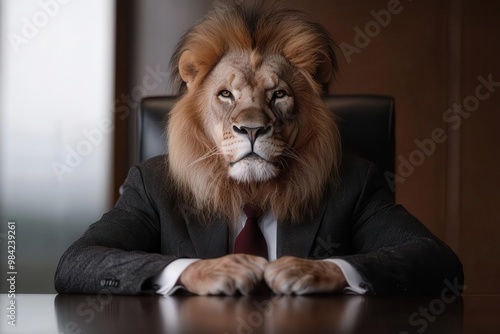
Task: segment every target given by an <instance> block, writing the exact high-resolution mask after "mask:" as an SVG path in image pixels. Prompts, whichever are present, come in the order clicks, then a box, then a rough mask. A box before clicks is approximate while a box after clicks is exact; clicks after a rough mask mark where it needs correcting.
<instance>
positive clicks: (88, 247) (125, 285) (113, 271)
mask: <svg viewBox="0 0 500 334" xmlns="http://www.w3.org/2000/svg"><path fill="white" fill-rule="evenodd" d="M144 184H145V182H144V179H143V173H142V171H141V169H140V168H138V167H133V168H132V169H131V170H130V172H129V175H128V177H127V180H126V181H125V184H124V192H123V194H122V196H121V197H120V199H119V200H118V202H117V203H116V206H115V207H114V208H113V209H112V210H111V211H109V212H108V213H106V214H104V215H103V216H102V218H101V219H100V220H99V221H98V222H96V223H94V224H92V225H91V226H90V227H89V228H88V230H87V231H86V232H85V233H84V235H83V236H82V237H81V238H80V239H78V240H77V241H76V242H75V243H73V244H72V245H71V246H70V247H69V248H68V250H67V251H66V252H65V253H64V254H63V255H62V257H61V259H60V261H59V265H58V267H57V269H56V274H55V288H56V290H57V292H59V293H98V292H103V291H106V292H110V293H113V294H140V293H154V292H155V290H156V288H155V287H154V286H153V285H152V284H151V281H152V278H153V277H154V276H156V275H157V274H159V273H160V272H161V271H162V270H163V268H165V266H167V265H168V264H169V263H170V262H172V261H173V260H175V259H176V257H174V256H166V255H161V254H159V253H160V219H159V217H158V211H157V209H156V205H155V203H154V202H153V200H152V198H151V197H150V195H149V194H148V192H147V190H146V188H145V186H144Z"/></svg>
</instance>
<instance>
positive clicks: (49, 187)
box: [0, 0, 500, 293]
mask: <svg viewBox="0 0 500 334" xmlns="http://www.w3.org/2000/svg"><path fill="white" fill-rule="evenodd" d="M281 2H282V3H283V4H285V5H288V6H290V7H294V8H299V9H303V10H305V11H307V12H308V13H310V17H311V18H312V19H313V20H315V21H318V22H320V23H322V24H323V25H325V26H326V27H327V29H328V30H329V31H330V32H331V34H332V36H333V38H334V40H335V41H336V42H337V44H338V45H339V48H338V50H337V54H338V57H339V67H340V73H339V75H338V78H337V80H336V81H335V82H333V83H332V84H331V86H330V92H331V93H334V94H351V93H354V94H356V93H362V94H365V93H372V94H384V95H391V96H393V97H394V98H395V100H396V115H397V118H396V138H397V139H396V143H397V147H396V156H397V159H396V171H397V175H395V176H393V177H392V178H393V181H394V185H395V189H396V198H397V201H398V202H400V203H402V204H404V205H405V206H406V207H407V208H408V209H409V210H410V211H411V212H412V213H413V214H414V215H416V216H417V217H418V218H419V219H420V220H421V221H422V222H423V223H424V224H425V225H426V226H427V227H428V228H429V229H431V230H432V231H433V232H434V233H435V234H436V235H438V236H439V237H440V238H442V239H443V240H444V241H445V242H446V243H447V244H449V245H450V246H451V247H452V248H453V249H454V250H455V251H456V252H457V253H458V254H459V256H460V258H461V259H462V261H463V264H464V268H465V274H466V284H467V288H466V291H465V292H466V293H500V287H499V285H498V283H497V281H498V278H499V277H500V264H499V262H498V254H500V176H499V172H498V171H499V170H500V131H499V128H500V110H499V109H500V62H499V61H498V58H499V56H500V36H499V34H500V21H499V20H498V15H499V14H500V2H499V1H496V0H474V1H473V0H443V1H435V0H418V1H411V0H400V1H397V0H357V1H350V0H315V1H310V0H285V1H281ZM211 5H212V1H209V0H183V1H179V0H116V1H112V0H86V1H82V0H22V1H18V0H1V2H0V233H1V235H0V236H1V239H0V240H1V245H0V254H1V255H0V256H1V258H0V264H1V268H2V272H3V273H2V274H0V275H1V276H2V277H4V276H5V275H6V272H7V271H8V270H7V264H6V260H7V245H6V231H7V223H8V222H9V221H15V222H16V242H17V244H16V247H17V248H16V257H17V259H16V266H17V268H16V269H17V272H18V275H17V292H24V293H53V292H55V290H54V288H53V275H54V270H55V267H56V265H57V262H58V260H59V257H60V255H61V254H62V253H63V252H64V250H65V249H66V248H67V247H68V246H69V245H70V244H71V243H72V242H73V241H74V240H75V239H76V238H77V237H78V236H79V235H81V234H82V233H83V231H84V230H85V229H86V228H87V226H88V225H89V224H91V223H92V222H94V221H96V220H98V219H99V218H100V216H101V215H102V214H103V213H104V212H105V211H106V210H108V209H110V208H111V207H112V205H113V203H114V202H115V201H116V199H117V197H118V187H119V186H120V185H121V184H122V182H123V180H124V179H125V177H126V174H127V171H128V169H129V168H130V167H131V166H132V165H133V164H134V163H135V145H136V142H135V131H134V129H135V125H136V121H135V110H136V107H137V105H138V102H139V101H140V99H141V98H142V97H144V96H152V95H165V94H172V92H173V90H172V87H170V85H169V80H168V76H169V75H168V62H169V59H170V56H171V53H172V51H173V49H174V47H175V44H176V43H177V41H178V39H179V37H180V35H181V34H182V33H183V32H184V31H185V30H186V29H188V28H189V27H190V26H191V25H193V24H194V23H195V22H196V21H197V20H198V19H199V18H200V16H201V15H203V14H204V13H205V12H206V11H208V9H209V8H210V7H211ZM437 134H438V136H437V137H436V135H437ZM360 135H362V134H360ZM436 138H439V139H436ZM0 284H1V291H2V292H5V291H6V290H7V289H6V280H5V278H2V279H1V280H0Z"/></svg>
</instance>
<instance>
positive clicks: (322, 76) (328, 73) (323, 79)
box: [314, 56, 333, 84]
mask: <svg viewBox="0 0 500 334" xmlns="http://www.w3.org/2000/svg"><path fill="white" fill-rule="evenodd" d="M332 74H333V64H332V61H331V60H330V58H328V57H325V56H322V57H321V59H320V62H319V64H318V66H317V67H316V73H315V75H314V76H315V78H316V80H318V82H320V83H322V84H327V83H328V82H329V81H330V79H331V77H332Z"/></svg>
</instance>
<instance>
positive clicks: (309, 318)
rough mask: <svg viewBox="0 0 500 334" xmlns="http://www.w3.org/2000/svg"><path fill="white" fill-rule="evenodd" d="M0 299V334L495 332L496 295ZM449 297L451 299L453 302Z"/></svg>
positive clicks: (499, 328) (499, 319)
mask: <svg viewBox="0 0 500 334" xmlns="http://www.w3.org/2000/svg"><path fill="white" fill-rule="evenodd" d="M452 297H453V296H444V298H443V297H442V296H429V297H399V296H396V297H387V296H385V297H381V296H366V297H364V296H349V295H342V296H339V295H329V296H309V297H277V296H259V297H195V296H175V297H161V296H111V295H108V294H106V293H102V294H100V295H95V296H94V295H28V294H26V295H17V296H16V304H15V305H16V309H15V315H16V327H12V326H9V325H8V324H7V321H8V320H9V319H8V317H6V315H7V314H8V312H9V311H8V310H7V307H8V306H9V305H10V304H9V301H10V300H11V299H9V298H8V296H7V295H1V296H0V305H1V309H2V310H3V311H2V312H3V313H4V314H5V315H2V317H1V318H0V319H1V320H0V321H1V323H0V333H47V334H51V333H52V334H53V333H66V334H76V333H93V334H94V333H95V334H98V333H106V334H110V333H120V334H122V333H135V334H137V333H148V334H149V333H196V334H198V333H221V334H222V333H242V334H250V333H252V334H253V333H370V334H371V333H394V334H402V333H440V334H444V333H454V334H455V333H474V334H482V333H495V334H498V333H500V307H499V306H498V305H499V303H500V296H498V295H465V296H463V297H455V298H454V299H453V298H452ZM452 299H453V300H452Z"/></svg>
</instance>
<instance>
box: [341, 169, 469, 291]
mask: <svg viewBox="0 0 500 334" xmlns="http://www.w3.org/2000/svg"><path fill="white" fill-rule="evenodd" d="M363 183H364V184H363V187H362V190H361V192H360V193H359V197H358V201H357V203H356V205H355V208H354V213H353V214H354V217H353V220H354V224H353V225H352V229H351V235H352V248H353V254H355V255H350V256H343V257H341V258H342V259H344V260H346V261H347V262H349V263H350V264H351V265H352V266H353V267H354V268H355V269H356V270H357V271H358V272H359V273H360V274H361V276H362V277H363V279H364V281H365V282H367V286H363V287H362V288H366V289H367V293H370V294H435V293H440V292H442V291H443V289H444V288H445V287H447V286H449V285H450V284H451V285H453V286H457V287H458V288H459V289H460V288H462V285H463V281H464V275H463V269H462V264H461V262H460V260H459V259H458V257H457V256H456V254H455V253H454V252H453V251H452V250H451V249H450V248H449V247H448V246H447V245H446V244H445V243H443V242H442V241H441V240H439V239H438V238H436V237H435V236H434V235H433V234H432V233H431V232H430V231H429V230H428V229H427V228H426V227H425V226H424V225H423V224H422V223H420V222H419V221H418V220H417V219H416V218H415V217H414V216H412V215H411V214H410V213H408V212H407V211H406V210H405V209H404V208H403V207H402V206H400V205H395V204H394V200H393V196H392V194H391V192H390V191H389V188H388V186H387V183H386V181H385V179H384V178H383V176H382V175H381V174H380V173H379V172H378V171H377V170H376V168H375V167H374V165H370V167H369V168H368V169H367V172H366V175H365V178H364V182H363Z"/></svg>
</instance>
